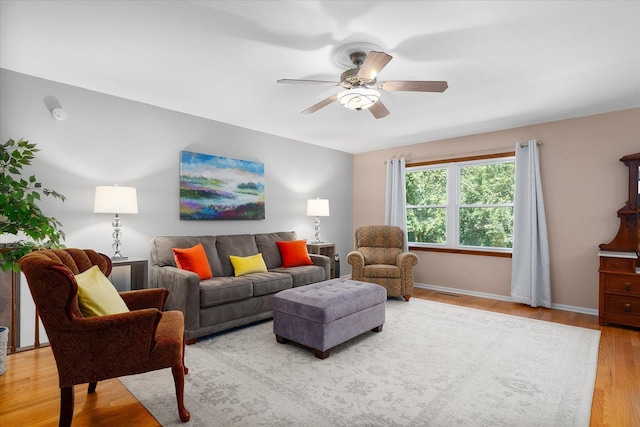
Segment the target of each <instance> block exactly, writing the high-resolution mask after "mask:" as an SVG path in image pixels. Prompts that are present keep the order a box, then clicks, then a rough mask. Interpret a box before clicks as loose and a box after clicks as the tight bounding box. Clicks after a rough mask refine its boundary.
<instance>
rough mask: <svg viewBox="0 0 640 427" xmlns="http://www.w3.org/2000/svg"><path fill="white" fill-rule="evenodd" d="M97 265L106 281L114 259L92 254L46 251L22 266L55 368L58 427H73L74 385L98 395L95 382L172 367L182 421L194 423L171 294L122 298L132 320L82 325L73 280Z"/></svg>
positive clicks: (180, 326) (123, 317)
mask: <svg viewBox="0 0 640 427" xmlns="http://www.w3.org/2000/svg"><path fill="white" fill-rule="evenodd" d="M94 265H97V266H98V267H99V268H100V270H101V271H102V272H103V273H104V275H105V276H108V275H109V274H110V273H111V267H112V264H111V260H110V259H109V257H107V256H106V255H103V254H99V253H97V252H95V251H93V250H83V249H57V250H45V251H38V252H32V253H30V254H28V255H26V256H24V257H22V259H20V268H21V270H22V271H23V272H24V274H25V276H26V278H27V282H28V284H29V288H30V290H31V295H32V296H33V300H34V302H35V305H36V309H37V311H38V314H39V316H40V318H41V319H42V324H43V325H44V327H45V330H46V331H47V335H48V337H49V343H50V344H51V349H52V351H53V355H54V358H55V361H56V365H57V367H58V378H59V380H60V421H59V425H60V426H70V425H71V420H72V419H73V404H74V399H73V386H74V385H76V384H84V383H89V389H88V392H89V393H93V392H95V389H96V385H97V382H98V381H101V380H105V379H109V378H116V377H120V376H124V375H132V374H139V373H142V372H147V371H153V370H156V369H161V368H169V367H170V368H171V371H172V373H173V378H174V381H175V388H176V397H177V400H178V412H179V415H180V419H181V420H182V421H183V422H186V421H189V418H190V414H189V412H188V411H187V410H186V409H185V407H184V403H183V391H184V374H186V373H187V372H188V370H187V368H186V367H185V366H184V320H183V317H182V313H181V312H179V311H167V312H162V309H163V306H164V303H165V301H166V299H167V296H168V294H169V292H168V291H167V290H165V289H143V290H140V291H129V292H121V293H120V296H121V297H122V299H123V300H124V302H125V303H126V305H127V307H128V308H129V310H131V311H130V312H128V313H121V314H113V315H107V316H97V317H83V315H82V313H81V311H80V309H79V306H78V297H77V293H78V284H77V282H76V279H75V275H77V274H79V273H81V272H84V271H85V270H88V269H90V268H91V267H93V266H94Z"/></svg>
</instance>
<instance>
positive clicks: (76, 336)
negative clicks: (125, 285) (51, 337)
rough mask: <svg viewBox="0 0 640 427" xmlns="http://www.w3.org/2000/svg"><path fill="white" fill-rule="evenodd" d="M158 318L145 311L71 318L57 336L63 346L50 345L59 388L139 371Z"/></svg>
mask: <svg viewBox="0 0 640 427" xmlns="http://www.w3.org/2000/svg"><path fill="white" fill-rule="evenodd" d="M161 317H162V312H160V311H158V310H157V309H155V308H148V309H144V310H136V311H131V312H128V313H120V314H113V315H109V316H96V317H84V318H82V317H81V318H76V319H74V320H73V321H72V322H70V323H69V324H68V325H67V327H66V328H65V329H63V330H60V331H58V334H56V336H57V338H58V339H59V340H61V341H62V342H63V343H64V345H52V349H53V350H54V353H55V356H56V363H57V365H58V373H59V378H60V386H61V387H63V386H69V385H74V384H82V383H86V382H94V381H100V380H102V379H106V378H113V377H117V376H122V375H128V374H131V373H137V372H142V370H141V367H144V366H145V365H146V360H148V358H149V353H150V351H151V349H152V347H153V345H154V343H155V341H154V337H155V332H156V327H157V324H158V322H159V321H160V318H161Z"/></svg>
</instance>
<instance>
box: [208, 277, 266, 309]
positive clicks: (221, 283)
mask: <svg viewBox="0 0 640 427" xmlns="http://www.w3.org/2000/svg"><path fill="white" fill-rule="evenodd" d="M252 296H253V283H251V281H250V280H248V279H245V278H242V277H214V278H213V279H209V280H203V281H201V282H200V307H212V306H214V305H221V304H226V303H228V302H233V301H240V300H243V299H247V298H251V297H252Z"/></svg>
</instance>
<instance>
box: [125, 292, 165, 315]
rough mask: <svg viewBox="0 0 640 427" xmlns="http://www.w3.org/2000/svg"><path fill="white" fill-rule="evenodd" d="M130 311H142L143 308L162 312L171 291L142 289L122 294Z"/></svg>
mask: <svg viewBox="0 0 640 427" xmlns="http://www.w3.org/2000/svg"><path fill="white" fill-rule="evenodd" d="M120 296H121V297H122V299H123V300H124V302H125V304H127V307H129V310H132V311H133V310H142V309H143V308H156V309H158V310H160V311H162V309H163V308H164V303H165V302H166V301H167V297H168V296H169V291H167V290H166V289H163V288H159V289H141V290H137V291H126V292H120Z"/></svg>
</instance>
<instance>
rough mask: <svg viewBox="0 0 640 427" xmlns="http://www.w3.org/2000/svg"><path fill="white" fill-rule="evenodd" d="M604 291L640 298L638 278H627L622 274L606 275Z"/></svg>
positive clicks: (639, 278) (639, 279)
mask: <svg viewBox="0 0 640 427" xmlns="http://www.w3.org/2000/svg"><path fill="white" fill-rule="evenodd" d="M604 291H605V292H606V293H610V292H612V293H616V294H624V295H631V296H638V297H640V276H637V275H636V276H627V275H622V274H606V275H605V279H604Z"/></svg>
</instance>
